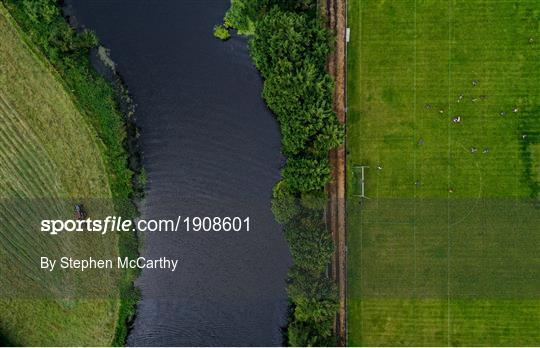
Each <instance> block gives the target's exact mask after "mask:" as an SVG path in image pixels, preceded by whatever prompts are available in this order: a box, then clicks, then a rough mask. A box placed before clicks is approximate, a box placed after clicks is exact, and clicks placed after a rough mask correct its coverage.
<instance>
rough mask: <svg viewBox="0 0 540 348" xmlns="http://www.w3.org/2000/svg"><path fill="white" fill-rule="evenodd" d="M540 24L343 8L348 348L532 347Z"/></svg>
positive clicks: (488, 15) (536, 317)
mask: <svg viewBox="0 0 540 348" xmlns="http://www.w3.org/2000/svg"><path fill="white" fill-rule="evenodd" d="M539 20H540V2H538V1H533V0H522V1H495V0H494V1H479V0H472V1H455V0H451V1H420V0H416V1H415V0H399V1H372V0H350V1H349V15H348V22H349V25H348V26H349V27H350V28H351V35H350V42H349V46H348V69H349V70H348V129H347V133H348V135H347V152H348V156H347V166H348V172H347V176H348V187H347V189H348V202H349V203H348V209H349V211H348V236H349V239H348V271H349V280H348V333H349V345H437V346H438V345H514V346H515V345H539V344H540V259H539V257H538V251H539V250H540V208H539V207H538V203H537V202H538V192H539V180H540V177H539V174H538V173H539V166H540V157H539V156H540V24H539V23H540V22H539ZM362 165H365V166H369V168H367V169H365V191H364V195H365V196H366V197H367V198H361V197H360V196H361V195H362V192H361V191H362V190H361V183H360V180H361V179H360V169H359V168H358V166H362Z"/></svg>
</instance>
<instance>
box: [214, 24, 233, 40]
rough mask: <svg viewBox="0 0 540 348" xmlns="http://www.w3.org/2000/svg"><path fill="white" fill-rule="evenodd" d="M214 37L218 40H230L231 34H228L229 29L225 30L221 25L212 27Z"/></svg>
mask: <svg viewBox="0 0 540 348" xmlns="http://www.w3.org/2000/svg"><path fill="white" fill-rule="evenodd" d="M214 36H215V37H217V38H218V39H220V40H223V41H226V40H229V39H230V37H231V34H230V33H229V29H227V28H225V27H224V26H223V25H216V26H215V27H214Z"/></svg>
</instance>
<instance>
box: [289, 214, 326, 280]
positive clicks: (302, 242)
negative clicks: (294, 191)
mask: <svg viewBox="0 0 540 348" xmlns="http://www.w3.org/2000/svg"><path fill="white" fill-rule="evenodd" d="M285 238H286V239H287V242H288V243H289V247H290V249H291V254H292V257H293V260H294V264H295V265H296V266H298V267H301V268H302V269H304V270H306V271H310V272H313V273H316V274H319V273H322V272H324V270H325V268H326V267H327V266H328V264H329V262H330V257H331V256H332V253H333V252H334V244H333V242H332V238H331V236H330V233H328V231H327V230H326V226H325V224H324V220H323V216H322V214H319V213H317V212H313V211H306V212H304V213H303V214H302V217H300V218H297V219H295V220H294V221H293V222H291V223H290V224H288V225H286V226H285Z"/></svg>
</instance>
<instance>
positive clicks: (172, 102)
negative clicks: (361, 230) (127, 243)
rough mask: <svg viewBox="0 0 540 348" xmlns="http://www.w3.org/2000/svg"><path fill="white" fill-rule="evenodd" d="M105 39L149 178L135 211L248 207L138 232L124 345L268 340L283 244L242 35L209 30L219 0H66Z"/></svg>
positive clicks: (268, 120) (281, 304)
mask: <svg viewBox="0 0 540 348" xmlns="http://www.w3.org/2000/svg"><path fill="white" fill-rule="evenodd" d="M66 2H67V6H69V7H71V8H72V10H73V12H74V14H75V16H76V18H77V20H78V22H79V24H80V25H83V26H85V27H87V28H90V29H92V30H94V31H95V32H96V33H97V35H98V36H99V38H100V40H101V42H102V43H103V45H105V46H106V47H108V48H109V49H110V53H111V57H112V59H113V60H114V61H115V63H116V65H117V70H118V72H119V73H120V74H121V75H122V77H123V79H124V81H125V82H126V84H127V86H128V88H129V90H130V92H131V94H132V96H133V100H134V102H135V104H136V122H137V124H138V126H139V127H140V130H141V136H140V148H141V152H142V158H143V165H144V167H145V169H146V172H147V176H148V186H147V191H146V198H145V200H144V201H143V202H142V205H141V217H142V218H144V219H157V218H171V217H176V216H178V215H181V216H241V217H248V216H249V217H250V222H251V223H250V224H251V226H250V227H251V228H250V231H249V232H247V231H242V232H206V233H203V232H197V233H195V232H190V233H187V232H154V233H147V234H145V235H144V236H143V237H144V241H143V246H144V247H143V251H142V255H143V256H145V257H148V258H160V257H168V258H173V259H179V265H178V268H177V269H176V271H175V272H171V271H170V270H146V271H143V273H142V275H141V277H140V278H139V279H138V280H137V282H136V285H137V287H139V288H140V290H141V294H142V299H141V301H140V303H139V305H138V308H137V316H136V319H135V321H134V323H133V326H132V328H131V331H130V334H129V337H128V342H127V343H128V345H143V346H146V345H152V346H161V345H165V346H170V345H175V346H200V345H202V346H231V345H237V346H252V345H259V346H261V345H262V346H271V345H281V344H282V333H281V327H282V326H284V325H285V324H286V315H287V295H286V283H285V280H286V274H287V270H288V267H289V266H290V263H291V258H290V254H289V251H288V247H287V244H286V242H285V240H284V237H283V233H282V231H281V228H280V226H279V225H278V224H276V223H275V222H274V220H273V217H272V213H271V211H270V197H271V192H272V187H273V185H274V184H275V182H276V181H277V180H279V169H280V166H281V165H282V163H283V158H282V156H281V154H280V137H279V130H278V126H277V124H276V122H275V120H274V118H273V117H272V115H271V113H270V112H269V111H268V109H267V108H266V106H265V105H264V103H263V101H262V99H261V88H262V82H261V79H260V77H259V75H258V73H257V71H256V69H255V68H254V67H253V65H252V63H251V61H250V58H249V55H248V50H247V42H246V40H245V39H244V38H238V37H233V38H232V39H231V40H229V41H227V42H221V41H219V40H218V39H215V38H214V37H213V36H212V28H213V26H214V25H215V24H217V23H219V22H220V21H221V20H222V17H223V14H224V13H225V11H226V9H227V7H228V5H229V0H160V1H148V0H92V1H89V0H68V1H66Z"/></svg>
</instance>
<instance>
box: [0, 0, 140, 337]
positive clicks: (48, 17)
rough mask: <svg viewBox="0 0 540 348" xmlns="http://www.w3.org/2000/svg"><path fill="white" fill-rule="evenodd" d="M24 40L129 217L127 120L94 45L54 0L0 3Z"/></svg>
mask: <svg viewBox="0 0 540 348" xmlns="http://www.w3.org/2000/svg"><path fill="white" fill-rule="evenodd" d="M3 2H4V4H5V5H6V7H7V8H8V10H9V11H10V13H11V14H12V16H13V17H14V18H15V20H16V21H17V23H18V24H19V26H20V27H21V29H22V30H23V31H24V32H25V34H26V35H27V37H28V38H29V39H30V40H31V41H32V42H33V43H34V45H35V46H37V47H38V48H39V49H40V50H41V52H42V53H43V55H44V56H45V57H46V58H47V60H48V61H49V62H50V63H51V64H52V66H53V67H54V68H55V69H56V71H57V72H58V73H59V75H60V77H61V78H62V81H61V82H62V83H64V84H65V85H66V89H68V90H71V92H72V94H73V95H74V97H75V102H76V104H77V106H78V107H79V108H80V109H81V111H82V114H83V115H84V116H85V117H86V120H87V121H88V123H89V124H90V125H92V126H93V128H94V129H95V131H96V133H97V135H98V137H99V138H100V140H101V141H102V142H103V144H104V147H103V148H102V156H103V158H104V162H105V163H106V167H107V171H108V176H109V183H110V185H111V192H112V196H113V199H114V201H115V206H116V210H117V213H118V214H120V215H121V216H123V217H126V218H128V217H134V216H135V214H136V211H135V207H134V205H133V204H132V203H131V199H132V198H133V196H134V195H135V193H134V190H133V185H132V182H133V181H132V180H133V172H132V171H131V170H130V169H129V168H128V159H129V155H128V152H127V150H126V146H127V145H126V142H127V132H128V131H129V129H128V128H127V125H128V122H127V117H129V115H126V116H124V115H123V114H122V112H121V111H120V109H119V103H121V102H122V99H123V98H125V97H126V96H125V95H124V94H123V93H125V91H119V90H116V89H115V88H113V87H112V86H111V84H109V83H108V82H107V81H106V80H105V79H104V78H102V77H101V76H99V75H98V74H97V73H96V72H95V70H94V69H93V68H92V66H91V65H90V62H89V59H88V53H89V49H90V48H92V47H95V46H96V45H97V43H98V40H97V37H96V36H95V35H94V33H92V32H90V31H83V32H80V33H78V32H76V31H75V30H74V29H72V28H71V27H70V26H69V24H68V23H67V22H66V20H65V19H64V17H63V16H62V13H61V10H60V8H59V2H58V1H56V0H3ZM119 249H120V250H119V253H120V255H121V256H128V257H136V254H137V239H136V236H135V235H134V234H133V235H131V234H126V233H122V234H121V235H120V239H119ZM134 277H135V271H129V272H125V274H124V278H123V282H122V284H120V292H121V306H120V316H119V322H118V325H117V332H116V337H115V341H114V342H112V344H114V345H124V339H125V336H126V334H127V324H126V320H127V318H129V317H131V316H133V315H134V310H135V304H136V301H137V294H136V291H135V289H134V287H133V286H132V281H133V279H134Z"/></svg>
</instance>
